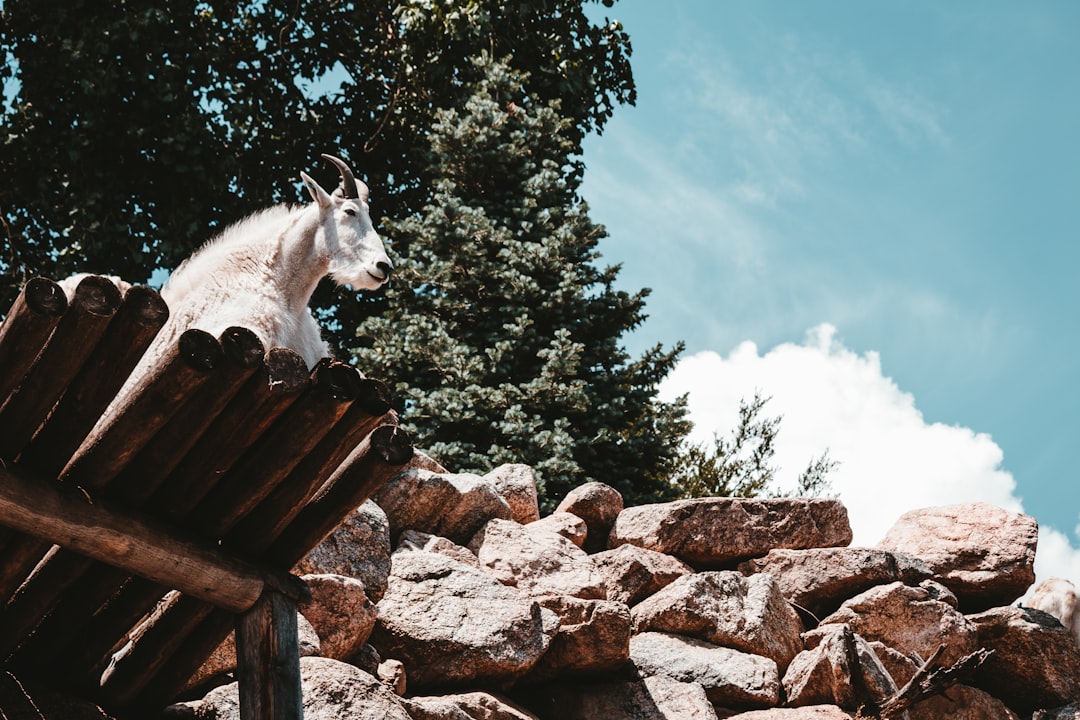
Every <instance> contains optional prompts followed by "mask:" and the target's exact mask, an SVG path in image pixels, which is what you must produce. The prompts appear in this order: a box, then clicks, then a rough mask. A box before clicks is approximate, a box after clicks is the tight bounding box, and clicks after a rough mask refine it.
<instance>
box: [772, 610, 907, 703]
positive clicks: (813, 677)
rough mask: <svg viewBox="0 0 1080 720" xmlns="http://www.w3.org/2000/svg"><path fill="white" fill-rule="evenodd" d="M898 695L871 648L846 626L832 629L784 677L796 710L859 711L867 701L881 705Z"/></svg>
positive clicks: (801, 655)
mask: <svg viewBox="0 0 1080 720" xmlns="http://www.w3.org/2000/svg"><path fill="white" fill-rule="evenodd" d="M896 691H897V686H896V683H895V682H894V681H893V678H892V676H890V675H889V673H888V671H887V670H886V669H885V666H884V665H882V663H881V661H880V660H879V659H878V657H877V655H876V654H875V653H874V650H873V648H871V647H870V644H869V643H868V642H867V641H866V640H864V639H863V638H862V637H860V636H859V635H858V634H856V633H854V632H852V631H851V628H849V627H848V626H846V625H834V626H831V627H828V628H827V629H826V630H825V632H824V633H822V634H821V635H820V636H819V638H818V639H817V642H816V644H815V645H814V646H813V647H812V648H810V649H808V650H804V651H803V652H801V653H799V654H798V655H796V656H795V659H794V660H792V661H791V665H789V666H788V669H787V672H786V673H784V693H785V695H786V696H787V700H788V704H789V705H792V706H794V707H801V706H806V705H838V706H840V707H842V708H845V709H848V710H858V709H859V706H860V705H862V704H863V703H864V702H866V700H867V699H870V700H873V701H874V702H875V703H880V702H882V701H883V700H886V699H887V698H890V697H892V696H893V695H894V694H896ZM864 692H865V694H866V696H869V698H867V697H866V696H864V695H863V694H862V693H864Z"/></svg>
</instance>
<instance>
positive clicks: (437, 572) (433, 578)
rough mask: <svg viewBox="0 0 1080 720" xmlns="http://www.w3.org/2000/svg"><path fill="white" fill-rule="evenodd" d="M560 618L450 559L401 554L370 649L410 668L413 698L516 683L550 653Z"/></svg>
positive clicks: (392, 573) (424, 553) (425, 554)
mask: <svg viewBox="0 0 1080 720" xmlns="http://www.w3.org/2000/svg"><path fill="white" fill-rule="evenodd" d="M558 625H559V620H558V616H557V615H556V614H555V613H553V612H551V611H550V610H545V609H543V608H541V607H540V606H539V605H538V604H537V603H536V602H534V601H532V600H529V599H527V598H524V597H522V596H521V595H520V594H519V593H518V592H517V591H516V590H514V589H513V588H509V587H507V586H505V585H503V584H502V583H500V582H498V581H497V580H495V579H494V578H492V577H490V576H489V575H487V574H485V573H483V572H481V571H479V570H476V569H475V568H472V567H469V566H468V565H464V564H462V563H459V562H456V561H454V560H452V559H450V558H448V557H446V556H445V555H439V554H437V553H429V552H422V551H400V550H399V551H398V552H395V553H394V557H393V565H392V567H391V571H390V583H389V587H388V588H387V591H386V595H385V596H384V597H383V599H382V601H381V602H380V603H379V621H378V622H377V623H376V624H375V630H374V632H373V633H372V636H371V644H372V645H373V646H374V647H375V648H376V649H377V650H378V651H379V654H380V655H381V656H382V657H384V658H395V659H399V660H401V661H402V662H403V663H405V666H406V667H407V668H408V672H409V686H410V687H411V688H413V689H414V690H418V689H422V688H430V687H438V686H444V687H445V686H454V685H459V686H460V685H462V684H474V685H475V684H478V683H493V684H502V683H509V682H511V681H513V680H514V679H516V678H518V677H520V676H521V675H523V674H524V673H526V672H527V671H528V670H529V669H530V668H531V667H532V666H533V665H534V664H535V663H536V661H537V660H538V659H539V658H540V656H541V655H543V654H544V652H545V651H546V650H547V648H548V646H549V645H550V644H551V639H552V637H554V635H555V632H556V630H557V629H558Z"/></svg>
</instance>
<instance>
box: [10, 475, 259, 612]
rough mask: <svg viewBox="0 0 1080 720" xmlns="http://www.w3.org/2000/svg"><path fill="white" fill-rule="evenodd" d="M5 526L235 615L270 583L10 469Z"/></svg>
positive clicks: (211, 551)
mask: <svg viewBox="0 0 1080 720" xmlns="http://www.w3.org/2000/svg"><path fill="white" fill-rule="evenodd" d="M0 523H2V524H3V525H5V526H7V527H11V528H14V529H16V530H19V531H20V532H24V533H28V534H31V535H34V536H35V537H41V538H43V539H47V540H49V541H51V542H53V543H55V544H57V545H60V546H62V547H64V548H69V549H72V550H75V551H76V552H78V553H80V554H83V555H86V556H88V557H91V558H93V559H95V560H100V561H102V562H106V563H109V564H110V565H115V566H117V567H121V568H124V569H125V570H127V571H128V572H130V573H132V574H135V575H139V576H140V577H144V578H147V579H149V580H154V581H156V582H160V583H163V584H168V585H169V586H170V587H173V588H176V589H178V590H180V591H182V592H184V593H186V594H188V595H190V596H192V597H194V598H198V599H201V600H204V601H206V602H209V603H213V604H214V605H218V606H220V607H223V608H226V609H229V610H232V611H234V612H241V611H243V610H246V609H247V608H249V607H251V605H252V604H254V602H255V601H256V600H257V599H258V597H259V595H261V594H262V590H263V587H264V585H265V579H264V578H265V577H266V573H265V572H264V571H263V570H259V569H256V568H254V567H252V566H250V565H247V564H245V563H242V562H240V561H238V560H234V559H232V558H230V557H228V556H226V555H223V554H222V553H221V552H219V551H218V550H217V549H215V548H210V547H207V546H204V545H200V544H197V543H194V542H191V541H187V540H184V539H182V538H180V537H178V535H177V534H176V533H175V532H171V531H169V530H166V529H164V528H162V527H161V526H159V525H158V524H157V523H154V522H152V521H150V520H147V519H145V518H141V517H137V516H135V515H131V514H128V513H121V512H119V511H117V510H116V509H114V508H112V507H110V506H109V505H108V504H107V503H105V502H104V501H102V500H99V499H95V498H93V497H90V496H88V495H87V494H86V493H85V492H82V491H80V490H78V489H73V488H70V487H62V486H61V487H57V486H54V485H53V484H51V483H42V482H34V481H32V480H29V479H27V478H25V477H22V476H20V475H19V474H18V473H16V472H14V471H12V470H11V469H10V468H0Z"/></svg>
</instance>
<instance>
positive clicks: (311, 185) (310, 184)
mask: <svg viewBox="0 0 1080 720" xmlns="http://www.w3.org/2000/svg"><path fill="white" fill-rule="evenodd" d="M300 179H301V180H303V181H304V187H306V188H307V189H308V192H309V193H311V199H312V200H314V201H315V202H317V203H319V207H321V208H323V209H325V208H328V207H330V205H331V204H332V203H333V201H332V200H331V199H330V195H329V194H328V193H327V192H326V191H325V190H323V189H322V186H321V185H319V183H317V182H315V181H314V180H312V179H311V176H310V175H308V174H307V173H306V172H304V171H303V170H301V171H300Z"/></svg>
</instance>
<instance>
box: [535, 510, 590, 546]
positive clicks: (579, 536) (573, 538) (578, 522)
mask: <svg viewBox="0 0 1080 720" xmlns="http://www.w3.org/2000/svg"><path fill="white" fill-rule="evenodd" d="M541 528H543V529H544V530H547V531H549V532H553V533H555V534H556V535H562V536H563V537H564V538H566V539H567V540H569V541H570V542H572V543H574V544H575V545H577V546H578V547H579V548H584V547H585V537H586V536H587V535H588V534H589V529H588V527H586V526H585V521H584V520H582V519H581V518H579V517H578V516H577V515H573V514H571V513H568V512H556V513H552V514H551V515H548V516H547V517H545V518H540V519H539V520H537V521H536V522H534V523H530V524H529V530H539V529H541Z"/></svg>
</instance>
